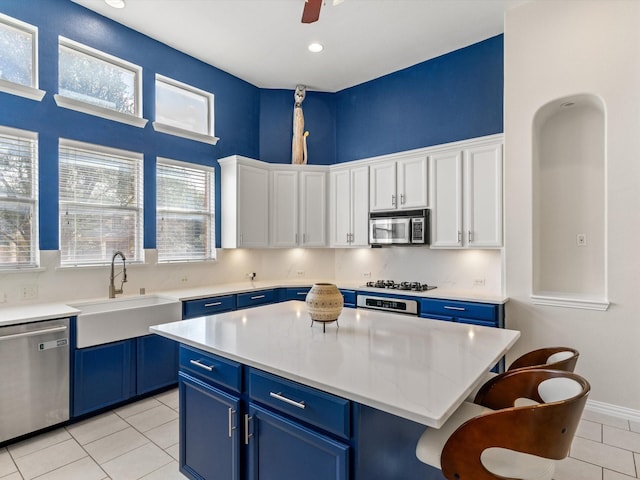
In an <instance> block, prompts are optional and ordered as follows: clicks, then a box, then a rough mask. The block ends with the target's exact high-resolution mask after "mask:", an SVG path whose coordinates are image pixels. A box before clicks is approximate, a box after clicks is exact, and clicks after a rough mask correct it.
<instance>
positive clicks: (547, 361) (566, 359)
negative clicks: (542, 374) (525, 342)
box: [466, 347, 580, 402]
mask: <svg viewBox="0 0 640 480" xmlns="http://www.w3.org/2000/svg"><path fill="white" fill-rule="evenodd" d="M579 356H580V353H579V352H578V351H577V350H575V349H573V348H569V347H546V348H539V349H537V350H533V351H531V352H529V353H525V354H524V355H522V356H521V357H518V358H517V359H516V360H514V362H513V363H512V364H511V365H510V366H509V368H508V369H507V372H510V371H513V370H517V369H521V368H548V369H551V370H565V371H567V372H573V370H574V369H575V368H576V363H577V362H578V357H579ZM498 375H500V374H498V373H493V372H487V374H486V375H485V377H484V379H483V381H482V383H481V384H480V386H479V387H478V388H476V389H475V390H473V391H472V392H471V393H470V394H469V396H468V397H467V400H466V401H467V402H475V399H476V395H477V394H478V393H479V391H480V390H481V389H482V388H483V387H484V385H486V384H487V383H488V382H489V381H491V380H492V379H494V378H495V377H497V376H498Z"/></svg>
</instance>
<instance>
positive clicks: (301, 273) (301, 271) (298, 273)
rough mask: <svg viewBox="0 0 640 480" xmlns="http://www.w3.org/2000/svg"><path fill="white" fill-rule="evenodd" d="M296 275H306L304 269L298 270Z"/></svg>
mask: <svg viewBox="0 0 640 480" xmlns="http://www.w3.org/2000/svg"><path fill="white" fill-rule="evenodd" d="M296 275H297V276H299V277H304V270H298V271H297V272H296Z"/></svg>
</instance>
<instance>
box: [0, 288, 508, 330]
mask: <svg viewBox="0 0 640 480" xmlns="http://www.w3.org/2000/svg"><path fill="white" fill-rule="evenodd" d="M323 281H327V280H326V279H324V280H323V279H309V278H306V279H301V280H270V281H254V282H252V281H246V282H239V283H221V284H218V285H209V286H204V287H194V288H183V289H176V290H163V291H153V292H152V291H149V292H148V293H149V294H156V295H160V296H163V297H169V298H174V299H176V300H179V301H181V302H184V301H188V300H197V299H200V298H207V297H214V296H218V295H231V294H237V293H243V292H251V291H255V290H262V289H268V288H287V287H292V288H296V287H309V286H311V285H313V284H314V283H317V282H323ZM330 281H331V282H335V283H336V284H337V285H338V287H340V288H345V289H349V290H361V291H367V292H371V293H385V294H392V295H409V296H414V297H419V298H443V299H447V300H461V301H469V302H481V303H495V304H504V303H506V302H507V301H508V300H509V297H506V296H503V295H495V294H486V293H482V292H481V291H466V290H465V291H463V290H452V289H444V288H442V289H441V288H436V289H434V290H429V291H428V292H407V291H402V290H387V289H380V288H369V287H365V286H363V284H362V283H355V282H339V281H335V280H330ZM138 296H139V295H123V296H118V298H129V297H131V298H134V297H138ZM68 300H69V301H68V302H66V303H61V302H56V303H34V304H25V305H20V306H11V307H0V326H5V325H13V324H16V323H28V322H38V321H42V320H51V319H54V318H63V317H68V316H72V315H78V314H79V313H80V310H78V309H76V308H73V307H70V306H69V305H75V304H82V303H91V302H93V301H96V300H106V299H105V298H100V299H72V298H69V299H68Z"/></svg>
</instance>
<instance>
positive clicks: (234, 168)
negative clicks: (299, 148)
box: [218, 155, 269, 248]
mask: <svg viewBox="0 0 640 480" xmlns="http://www.w3.org/2000/svg"><path fill="white" fill-rule="evenodd" d="M218 162H219V163H220V171H221V179H220V180H221V201H222V208H221V209H220V212H221V216H222V232H221V237H222V248H264V247H267V246H268V245H269V170H268V169H267V168H265V166H264V165H265V164H264V163H262V162H259V161H257V160H252V159H249V158H244V157H240V156H238V155H234V156H232V157H227V158H224V159H220V160H219V161H218Z"/></svg>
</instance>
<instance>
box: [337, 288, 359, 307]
mask: <svg viewBox="0 0 640 480" xmlns="http://www.w3.org/2000/svg"><path fill="white" fill-rule="evenodd" d="M340 293H342V297H343V298H344V306H345V307H348V308H356V291H355V290H347V289H345V288H341V289H340Z"/></svg>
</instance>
